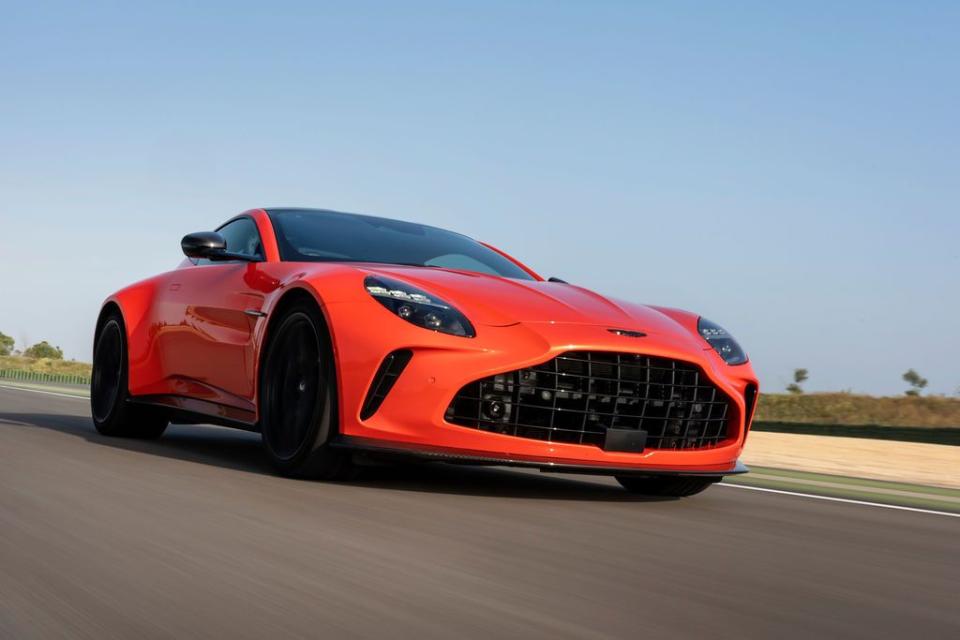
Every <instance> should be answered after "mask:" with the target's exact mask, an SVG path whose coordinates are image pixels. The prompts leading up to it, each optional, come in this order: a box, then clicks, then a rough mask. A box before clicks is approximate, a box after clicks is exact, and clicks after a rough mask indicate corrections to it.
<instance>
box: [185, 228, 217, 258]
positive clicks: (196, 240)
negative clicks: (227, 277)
mask: <svg viewBox="0 0 960 640" xmlns="http://www.w3.org/2000/svg"><path fill="white" fill-rule="evenodd" d="M180 248H181V249H183V254H184V255H185V256H187V257H188V258H210V257H211V256H213V255H214V254H223V253H225V252H226V250H227V241H226V240H225V239H224V237H223V236H222V235H220V234H219V233H217V232H216V231H198V232H197V233H190V234H187V235H185V236H183V240H181V241H180Z"/></svg>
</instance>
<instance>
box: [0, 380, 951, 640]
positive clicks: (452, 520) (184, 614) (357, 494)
mask: <svg viewBox="0 0 960 640" xmlns="http://www.w3.org/2000/svg"><path fill="white" fill-rule="evenodd" d="M958 542H960V518H953V517H948V516H943V515H936V514H927V513H916V512H907V511H897V510H891V509H884V508H878V507H871V506H864V505H855V504H844V503H837V502H829V501H823V500H814V499H809V498H803V497H796V496H789V495H778V494H770V493H763V492H759V491H750V490H745V489H741V488H736V487H728V486H718V487H714V488H712V489H710V490H709V491H707V492H706V493H704V494H702V495H700V496H697V497H694V498H690V499H685V500H661V501H655V500H643V499H638V498H635V497H632V496H630V495H629V494H627V493H625V492H623V491H622V490H620V489H619V488H618V486H617V485H616V484H615V483H614V482H613V481H611V480H608V479H604V478H591V477H579V476H551V475H545V474H541V473H538V472H527V471H516V470H504V469H492V468H487V469H474V468H462V467H451V466H445V465H434V466H429V465H428V466H422V467H406V468H386V469H377V470H375V471H374V472H372V473H371V474H370V475H369V477H367V478H366V479H362V480H359V481H356V482H352V483H346V484H325V483H319V482H306V481H294V480H287V479H283V478H279V477H276V476H274V475H273V474H272V473H271V471H270V469H269V468H268V466H267V465H266V464H265V461H264V460H263V458H262V457H261V454H260V449H259V438H258V437H257V436H255V435H253V434H247V433H242V432H235V431H230V430H227V429H220V428H214V427H196V426H174V427H171V428H170V429H169V430H168V432H167V434H166V435H165V436H164V437H163V438H162V439H161V440H159V441H156V442H131V441H124V440H115V439H107V438H102V437H100V436H98V435H97V434H96V432H95V431H94V430H93V427H92V425H91V424H90V419H89V414H88V406H87V403H86V401H84V400H80V399H76V398H67V397H57V396H52V395H48V394H43V393H34V392H28V391H13V390H6V389H0V638H34V637H36V638H47V637H83V638H98V639H99V638H138V639H142V638H187V637H204V638H266V637H272V638H299V637H309V638H323V637H326V638H352V637H377V638H453V637H470V638H481V637H482V638H491V639H493V638H498V639H499V638H520V637H522V638H541V637H542V638H553V639H557V638H643V637H649V638H664V637H687V638H695V637H696V638H737V639H738V640H743V638H760V637H764V638H810V637H821V638H864V637H870V638H904V637H912V638H924V639H925V640H926V639H930V638H957V637H960V610H958V609H960V607H958V599H957V596H958V592H960V551H958Z"/></svg>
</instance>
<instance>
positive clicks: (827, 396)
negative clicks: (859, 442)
mask: <svg viewBox="0 0 960 640" xmlns="http://www.w3.org/2000/svg"><path fill="white" fill-rule="evenodd" d="M756 420H757V421H758V422H767V423H780V424H822V425H850V426H853V425H857V426H863V425H867V426H869V427H871V428H876V427H908V428H913V427H946V428H951V427H952V428H960V398H948V397H946V396H923V397H915V398H911V397H907V396H896V397H889V396H886V397H877V396H864V395H856V394H853V393H809V394H797V395H793V394H786V393H769V394H763V393H761V395H760V403H759V404H758V405H757V415H756Z"/></svg>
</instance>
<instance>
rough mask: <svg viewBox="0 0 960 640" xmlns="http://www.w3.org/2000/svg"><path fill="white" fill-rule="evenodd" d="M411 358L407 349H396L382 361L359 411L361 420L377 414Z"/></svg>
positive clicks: (411, 353) (410, 352)
mask: <svg viewBox="0 0 960 640" xmlns="http://www.w3.org/2000/svg"><path fill="white" fill-rule="evenodd" d="M412 357H413V352H412V351H410V350H409V349H398V350H397V351H393V352H392V353H390V354H389V355H387V357H386V358H384V359H383V362H382V363H380V367H379V368H378V369H377V373H376V374H375V375H374V376H373V382H371V383H370V390H369V391H367V397H366V399H364V401H363V407H362V408H361V409H360V419H361V420H366V419H367V418H369V417H371V416H372V415H373V414H375V413H376V412H377V409H379V408H380V405H381V404H383V401H384V400H385V399H386V397H387V394H389V393H390V390H391V389H393V385H394V384H395V383H396V382H397V378H399V377H400V374H401V373H403V370H404V369H405V368H406V366H407V363H409V362H410V358H412Z"/></svg>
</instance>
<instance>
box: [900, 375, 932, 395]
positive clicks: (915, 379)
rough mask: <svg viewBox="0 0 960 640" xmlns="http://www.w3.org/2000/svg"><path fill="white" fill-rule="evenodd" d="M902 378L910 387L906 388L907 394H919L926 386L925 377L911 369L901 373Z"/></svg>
mask: <svg viewBox="0 0 960 640" xmlns="http://www.w3.org/2000/svg"><path fill="white" fill-rule="evenodd" d="M903 379H904V381H905V382H907V383H908V384H909V385H910V388H909V389H907V395H908V396H918V395H920V391H921V390H923V388H924V387H925V386H927V379H926V378H924V377H922V376H921V375H920V374H919V373H917V372H916V371H914V370H913V369H908V370H907V372H906V373H905V374H903Z"/></svg>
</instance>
